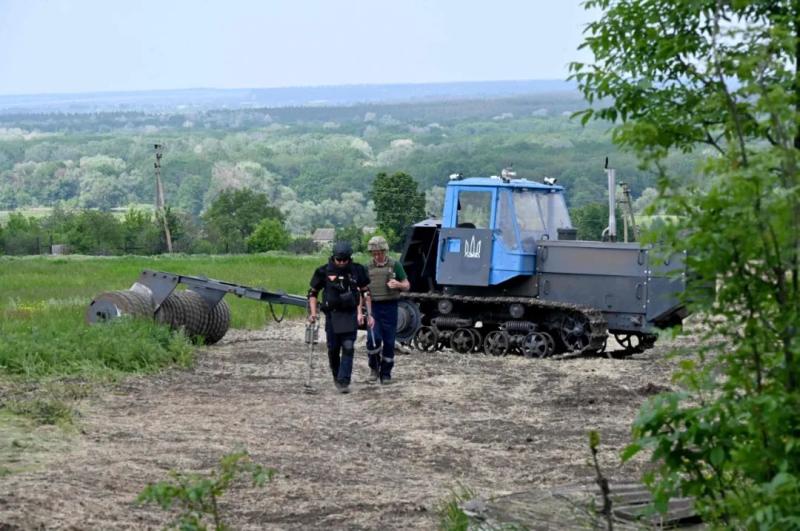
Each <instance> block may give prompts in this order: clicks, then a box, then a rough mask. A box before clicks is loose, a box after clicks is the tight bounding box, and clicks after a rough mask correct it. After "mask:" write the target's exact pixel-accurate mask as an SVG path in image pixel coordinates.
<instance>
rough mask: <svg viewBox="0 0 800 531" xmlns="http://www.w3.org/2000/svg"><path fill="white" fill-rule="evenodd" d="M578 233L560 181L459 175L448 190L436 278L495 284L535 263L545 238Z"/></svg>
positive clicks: (528, 273) (448, 282) (531, 270)
mask: <svg viewBox="0 0 800 531" xmlns="http://www.w3.org/2000/svg"><path fill="white" fill-rule="evenodd" d="M559 233H560V234H561V235H562V237H563V235H570V236H572V237H573V238H574V230H573V229H572V223H571V221H570V218H569V212H568V211H567V206H566V203H565V201H564V189H563V187H561V186H556V185H549V184H542V183H538V182H534V181H529V180H526V179H510V178H507V177H471V178H467V179H454V180H451V181H450V183H448V186H447V189H446V192H445V201H444V212H443V215H442V225H441V232H440V234H439V249H438V256H439V260H438V261H437V265H436V282H437V283H438V284H442V285H454V286H494V285H497V284H501V283H503V282H505V281H507V280H510V279H512V278H515V277H520V276H531V275H533V274H534V273H535V269H536V249H537V242H538V241H540V240H556V239H559Z"/></svg>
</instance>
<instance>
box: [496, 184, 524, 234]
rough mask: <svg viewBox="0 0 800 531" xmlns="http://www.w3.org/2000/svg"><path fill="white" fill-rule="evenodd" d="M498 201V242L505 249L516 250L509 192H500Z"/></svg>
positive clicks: (512, 210)
mask: <svg viewBox="0 0 800 531" xmlns="http://www.w3.org/2000/svg"><path fill="white" fill-rule="evenodd" d="M499 193H500V200H499V201H498V206H497V228H498V229H499V231H500V240H501V241H502V242H503V245H504V246H505V248H506V249H517V248H518V247H519V246H518V245H517V234H516V231H515V230H514V209H513V208H511V192H510V191H508V190H500V192H499Z"/></svg>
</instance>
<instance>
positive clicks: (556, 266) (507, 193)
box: [398, 172, 686, 357]
mask: <svg viewBox="0 0 800 531" xmlns="http://www.w3.org/2000/svg"><path fill="white" fill-rule="evenodd" d="M610 181H612V182H610V185H609V188H610V190H611V191H612V193H613V189H614V187H613V179H610ZM612 204H613V202H612ZM611 210H612V213H613V208H612V209H611ZM612 218H613V216H612ZM575 237H576V230H575V229H574V228H573V227H572V223H571V220H570V215H569V212H568V210H567V206H566V202H565V200H564V188H563V187H562V186H559V185H557V184H555V183H554V182H553V181H552V180H551V182H550V183H539V182H535V181H531V180H527V179H517V178H515V175H514V174H513V173H512V172H503V174H501V176H493V177H472V178H462V177H461V176H460V175H457V176H451V180H450V182H449V183H448V185H447V188H446V192H445V200H444V209H443V212H442V217H441V219H428V220H425V221H422V222H420V223H417V224H416V225H414V226H413V227H412V228H411V229H410V230H409V232H408V236H407V239H406V242H405V247H404V249H403V253H402V263H403V267H404V268H405V270H406V273H407V274H408V277H409V280H410V283H411V290H410V291H409V292H408V293H406V294H404V299H403V300H402V302H401V304H400V309H399V322H398V339H399V341H401V342H405V343H411V344H413V346H414V347H416V348H417V349H419V350H422V351H433V350H438V349H443V348H450V349H452V350H455V351H457V352H461V353H468V352H484V353H486V354H489V355H494V356H500V355H506V354H509V353H519V354H522V355H525V356H528V357H549V356H553V355H564V354H566V353H578V354H590V353H597V352H602V351H603V350H604V349H605V348H606V341H607V338H608V335H609V333H610V334H612V335H613V336H614V337H615V338H616V340H617V342H618V343H619V345H621V347H622V348H623V351H625V352H629V353H630V352H640V351H642V350H644V349H647V348H649V347H652V346H653V344H654V343H655V340H656V338H657V335H656V331H657V330H658V329H659V328H663V327H668V326H672V325H675V324H678V323H680V322H681V320H682V319H683V318H684V317H685V316H686V310H685V308H684V306H683V304H682V303H681V301H680V299H679V295H680V294H681V292H682V291H683V290H684V282H685V277H684V274H683V270H684V259H683V258H684V257H683V255H682V254H673V255H670V256H663V255H662V254H660V253H658V252H657V250H656V249H654V248H652V247H651V246H644V245H641V244H639V243H618V242H615V241H578V240H576V239H575ZM612 239H613V238H612Z"/></svg>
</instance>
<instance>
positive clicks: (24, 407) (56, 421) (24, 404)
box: [3, 398, 75, 427]
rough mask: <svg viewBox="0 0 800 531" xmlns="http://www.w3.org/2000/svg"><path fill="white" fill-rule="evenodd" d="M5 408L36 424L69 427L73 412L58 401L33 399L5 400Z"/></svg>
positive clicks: (66, 405)
mask: <svg viewBox="0 0 800 531" xmlns="http://www.w3.org/2000/svg"><path fill="white" fill-rule="evenodd" d="M3 407H5V408H6V409H7V410H8V411H9V412H10V413H13V414H15V415H21V416H23V417H28V418H30V419H32V420H33V421H35V422H36V423H37V424H47V425H58V426H62V427H66V426H70V425H72V422H73V417H74V414H75V413H74V410H73V409H72V408H71V407H70V406H69V405H68V404H66V403H65V402H63V401H62V400H59V399H52V398H51V399H46V398H33V399H27V400H7V401H6V402H4V404H3Z"/></svg>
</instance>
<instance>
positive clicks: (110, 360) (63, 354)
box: [0, 305, 192, 378]
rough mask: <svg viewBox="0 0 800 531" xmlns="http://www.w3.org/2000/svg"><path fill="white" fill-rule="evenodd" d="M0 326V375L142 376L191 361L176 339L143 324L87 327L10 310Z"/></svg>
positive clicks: (73, 319) (65, 318) (75, 319)
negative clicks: (148, 372)
mask: <svg viewBox="0 0 800 531" xmlns="http://www.w3.org/2000/svg"><path fill="white" fill-rule="evenodd" d="M3 313H4V319H3V321H2V322H1V323H0V333H2V337H3V341H2V342H0V371H2V372H4V373H6V374H13V375H19V376H24V377H26V378H39V377H43V376H48V375H66V374H83V375H94V374H115V373H120V372H146V371H153V370H157V369H160V368H162V367H164V366H166V365H170V364H174V363H178V364H181V365H187V364H188V363H190V362H191V360H192V353H191V352H192V347H191V345H190V343H189V342H188V340H187V339H186V338H185V337H184V336H182V335H181V334H178V333H175V332H172V331H170V330H169V328H167V327H165V326H161V325H156V324H155V323H151V322H145V321H133V320H129V319H118V320H115V321H113V322H112V323H110V324H108V325H107V326H105V325H104V326H91V327H87V326H86V325H85V324H83V323H82V322H81V320H80V317H81V316H80V315H74V313H73V312H64V310H61V311H50V312H43V311H37V308H36V306H35V305H31V306H30V307H29V306H28V305H15V307H14V308H12V309H9V310H6V311H4V312H3Z"/></svg>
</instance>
